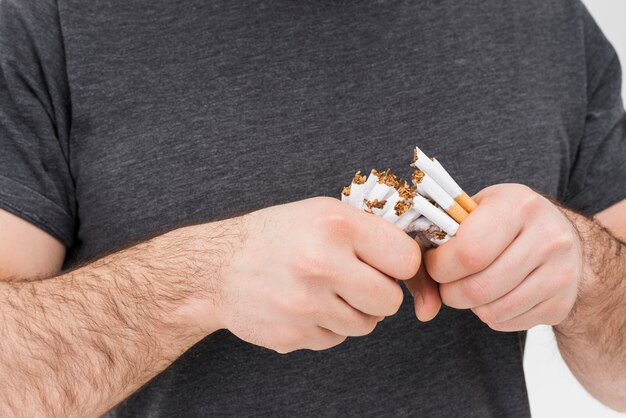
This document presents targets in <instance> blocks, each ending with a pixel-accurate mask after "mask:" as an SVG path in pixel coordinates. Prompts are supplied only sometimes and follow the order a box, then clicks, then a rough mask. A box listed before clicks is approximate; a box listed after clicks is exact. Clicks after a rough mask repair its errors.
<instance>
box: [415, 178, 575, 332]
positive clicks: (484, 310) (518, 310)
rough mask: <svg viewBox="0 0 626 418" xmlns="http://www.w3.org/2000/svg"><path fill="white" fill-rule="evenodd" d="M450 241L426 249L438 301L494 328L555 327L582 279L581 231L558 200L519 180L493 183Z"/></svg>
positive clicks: (566, 310) (504, 329) (568, 308)
mask: <svg viewBox="0 0 626 418" xmlns="http://www.w3.org/2000/svg"><path fill="white" fill-rule="evenodd" d="M475 200H476V201H477V202H478V204H479V205H478V208H476V209H475V210H474V211H473V212H472V213H471V215H470V216H468V217H467V219H466V220H465V221H464V222H463V224H462V225H461V227H460V228H459V231H458V233H457V235H456V237H454V238H453V239H451V240H450V241H449V242H448V243H446V244H444V245H442V246H441V247H439V248H436V249H433V250H430V251H428V252H427V253H426V255H425V264H426V269H427V271H428V273H429V274H430V276H431V277H432V278H433V279H434V280H435V281H436V282H438V283H439V284H440V286H439V291H440V295H441V299H442V301H443V302H444V303H445V304H446V305H448V306H450V307H453V308H458V309H472V310H473V311H474V313H475V314H476V315H477V316H478V317H479V318H480V319H481V320H482V321H483V322H485V323H486V324H488V325H489V326H490V327H491V328H492V329H494V330H497V331H519V330H526V329H529V328H531V327H533V326H535V325H538V324H548V325H556V324H559V323H560V322H562V321H563V320H564V319H565V318H566V317H567V316H568V314H569V313H570V311H571V310H572V307H573V306H574V302H575V301H576V297H577V293H578V287H579V284H580V281H581V279H582V271H583V268H582V260H583V256H582V245H581V241H580V239H579V236H578V233H577V231H576V229H575V227H574V226H573V224H572V223H571V222H570V220H569V219H568V218H567V216H566V215H565V214H564V212H563V211H562V210H561V209H560V208H558V207H557V206H556V205H555V204H553V203H552V202H550V201H549V200H548V199H546V198H544V197H543V196H541V195H540V194H538V193H536V192H534V191H533V190H531V189H530V188H528V187H526V186H523V185H519V184H499V185H496V186H491V187H488V188H486V189H484V190H483V191H481V192H480V193H479V194H478V195H476V197H475Z"/></svg>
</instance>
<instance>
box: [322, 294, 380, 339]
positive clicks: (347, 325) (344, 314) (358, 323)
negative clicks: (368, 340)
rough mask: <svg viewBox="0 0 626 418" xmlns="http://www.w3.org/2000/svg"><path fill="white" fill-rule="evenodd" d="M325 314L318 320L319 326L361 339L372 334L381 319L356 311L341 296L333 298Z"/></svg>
mask: <svg viewBox="0 0 626 418" xmlns="http://www.w3.org/2000/svg"><path fill="white" fill-rule="evenodd" d="M323 312H324V313H323V314H321V315H320V316H319V318H317V321H316V322H317V325H319V326H320V327H322V328H325V329H327V330H330V331H332V332H333V333H335V334H337V335H343V336H346V337H359V336H363V335H367V334H369V333H371V332H372V331H373V330H374V328H376V325H377V324H378V322H379V319H380V318H379V317H377V316H372V315H367V314H364V313H363V312H360V311H358V310H356V309H354V308H353V307H352V306H351V305H350V304H348V303H347V302H346V301H344V300H343V299H342V298H341V297H339V296H335V297H334V298H332V300H331V302H330V305H329V306H328V307H327V308H326V309H324V310H323Z"/></svg>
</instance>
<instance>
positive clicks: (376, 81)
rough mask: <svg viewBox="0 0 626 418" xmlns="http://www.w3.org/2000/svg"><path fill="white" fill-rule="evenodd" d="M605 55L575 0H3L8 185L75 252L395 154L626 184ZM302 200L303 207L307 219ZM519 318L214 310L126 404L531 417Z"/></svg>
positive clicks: (611, 71)
mask: <svg viewBox="0 0 626 418" xmlns="http://www.w3.org/2000/svg"><path fill="white" fill-rule="evenodd" d="M620 78H621V76H620V70H619V63H618V61H617V58H616V55H615V53H614V51H613V49H612V48H611V46H610V45H609V44H608V42H607V41H606V39H605V38H604V37H603V35H602V34H601V32H600V31H599V29H598V28H597V26H596V25H595V24H594V22H593V20H592V19H591V18H590V16H589V14H588V13H587V11H586V10H585V9H584V8H583V6H582V5H581V4H580V2H578V1H566V0H549V1H546V0H528V1H515V2H513V1H510V2H502V1H496V0H480V1H478V0H476V1H434V0H432V1H420V2H408V1H388V0H378V1H361V2H356V1H355V2H352V1H343V0H336V1H323V0H315V1H308V0H302V1H292V0H248V1H211V2H209V1H204V0H189V1H185V2H173V1H170V0H151V1H140V0H137V1H127V0H107V1H92V0H84V1H78V0H0V149H1V151H0V207H2V208H3V209H6V210H8V211H10V212H13V213H15V214H17V215H18V216H21V217H23V218H24V219H26V220H28V221H30V222H32V223H33V224H35V225H37V226H38V227H40V228H41V229H43V230H45V231H47V232H49V233H50V234H52V235H53V236H55V237H57V238H58V239H60V240H61V241H62V242H64V243H65V244H66V245H67V246H68V248H69V251H68V256H67V260H66V263H65V266H66V267H68V268H69V267H71V266H74V265H76V264H77V263H79V262H86V261H88V260H90V259H94V258H96V257H98V256H101V255H102V254H104V253H106V252H110V251H114V250H115V249H117V248H119V247H121V246H126V245H129V244H131V243H133V242H137V241H141V240H143V239H146V238H148V237H151V236H154V235H155V234H159V233H162V232H164V231H167V230H169V229H171V228H174V227H176V226H180V225H185V224H192V223H199V222H205V221H210V220H213V219H218V218H224V217H230V216H234V215H237V214H240V213H242V212H245V211H250V210H254V209H257V208H262V207H266V206H268V205H273V204H277V203H281V202H287V201H294V200H299V199H303V198H306V197H310V196H315V195H330V196H337V195H338V193H339V192H340V190H341V187H342V186H343V185H344V184H345V183H346V181H347V180H348V179H350V178H351V176H352V174H353V173H354V171H356V170H357V169H361V170H367V169H369V168H371V167H377V168H380V169H384V168H386V167H387V166H389V167H392V168H393V169H394V170H395V171H397V172H398V173H399V174H401V175H403V176H407V175H408V173H409V168H408V163H409V162H410V158H411V155H410V154H411V151H410V150H411V148H412V146H413V145H415V144H419V145H420V146H421V147H422V148H423V149H424V150H427V151H428V153H430V154H432V155H435V156H437V157H438V158H439V160H440V161H442V162H443V163H444V164H445V165H446V166H447V168H448V169H449V171H450V172H451V174H452V175H453V176H455V177H456V178H457V179H458V180H459V181H460V183H461V184H462V185H463V187H464V188H466V189H467V190H468V191H469V192H472V193H473V192H477V191H478V190H479V189H481V188H483V187H485V186H488V185H491V184H494V183H503V182H516V183H524V184H527V185H529V186H531V187H533V188H535V189H537V190H540V191H542V192H544V193H546V194H548V195H550V196H553V197H555V198H556V199H558V200H560V201H561V202H564V203H565V204H567V205H570V206H571V207H573V208H576V209H578V210H580V211H583V212H585V213H587V214H593V213H595V212H597V211H599V210H602V209H604V208H606V207H608V206H610V205H612V204H613V203H616V202H617V201H619V200H621V199H623V198H625V197H626V182H625V181H624V178H626V128H625V125H626V122H625V118H624V110H623V107H622V103H621V100H620ZM303 221H306V220H303ZM522 356H523V334H518V333H498V332H494V331H492V330H490V329H489V328H488V327H487V326H486V325H484V324H483V323H481V321H479V320H478V319H477V318H476V317H475V316H474V315H473V314H472V313H471V312H470V311H460V310H454V309H448V308H444V309H443V311H442V312H441V314H440V315H439V316H438V317H437V319H435V320H434V321H432V322H431V323H428V324H421V323H419V322H418V321H417V320H416V319H415V317H414V313H413V307H412V301H411V300H410V298H406V300H405V303H404V305H403V306H402V308H401V310H400V312H399V313H398V314H397V315H395V316H394V317H392V318H388V319H387V320H386V321H384V322H383V323H381V324H380V325H379V327H378V328H377V329H376V330H375V331H374V332H373V333H372V334H371V335H369V336H367V337H363V338H353V339H349V340H348V341H347V342H346V343H344V344H342V345H340V346H339V347H336V348H334V349H331V350H328V351H324V352H312V351H299V352H294V353H291V354H288V355H279V354H276V353H274V352H272V351H270V350H266V349H262V348H259V347H256V346H253V345H250V344H247V343H244V342H242V341H240V340H238V339H237V338H235V337H234V336H233V335H231V334H230V333H229V332H227V331H222V332H217V333H215V334H213V335H211V336H209V337H208V338H206V339H205V340H203V341H202V342H200V343H198V344H197V345H196V346H195V347H193V348H191V349H190V350H189V351H188V352H187V353H186V354H184V355H183V356H182V357H181V358H180V359H179V360H178V361H177V362H175V363H174V364H173V365H172V366H171V367H170V368H169V369H167V370H166V371H165V372H163V373H162V374H160V375H159V376H157V377H156V378H155V379H153V380H152V381H151V382H150V383H148V384H147V385H146V386H145V387H144V388H142V389H141V390H140V391H138V392H137V393H136V394H135V395H133V396H132V397H130V398H129V399H128V400H126V401H125V402H123V403H122V404H121V405H120V406H119V407H118V408H117V409H116V411H115V414H117V415H118V416H164V417H171V416H206V415H235V414H236V415H296V416H315V415H351V416H362V415H366V416H406V415H411V416H415V415H418V416H429V417H435V416H441V417H449V416H480V417H485V416H527V415H528V414H529V409H528V400H527V394H526V389H525V384H524V375H523V369H522Z"/></svg>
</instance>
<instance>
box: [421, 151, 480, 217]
mask: <svg viewBox="0 0 626 418" xmlns="http://www.w3.org/2000/svg"><path fill="white" fill-rule="evenodd" d="M413 159H414V161H413V166H414V167H416V168H419V169H420V170H422V171H423V172H424V173H426V174H428V175H429V176H430V177H432V178H433V180H435V182H437V184H439V185H440V186H441V188H442V189H443V190H445V191H446V193H448V194H449V195H450V196H451V197H452V198H453V199H454V200H455V201H456V202H457V203H458V204H459V205H460V206H461V207H462V208H463V210H465V211H466V212H467V213H470V212H471V211H473V210H474V209H476V202H474V201H473V200H472V198H471V197H469V195H468V194H467V193H465V192H464V191H463V189H461V186H459V185H458V183H457V182H456V181H454V179H453V178H452V176H451V175H450V173H448V172H447V171H446V169H445V168H443V166H442V165H441V163H439V161H437V160H436V159H434V158H433V159H431V158H428V156H427V155H426V154H425V153H424V152H423V151H422V150H420V149H419V147H415V149H414V150H413Z"/></svg>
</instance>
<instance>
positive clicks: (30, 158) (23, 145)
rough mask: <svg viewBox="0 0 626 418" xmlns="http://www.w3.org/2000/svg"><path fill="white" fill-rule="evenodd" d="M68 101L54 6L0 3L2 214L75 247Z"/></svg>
mask: <svg viewBox="0 0 626 418" xmlns="http://www.w3.org/2000/svg"><path fill="white" fill-rule="evenodd" d="M69 97H70V93H69V88H68V82H67V74H66V68H65V54H64V47H63V39H62V34H61V30H60V25H59V15H58V11H57V8H56V3H55V2H54V1H53V0H2V1H0V208H2V209H4V210H7V211H9V212H12V213H14V214H15V215H17V216H20V217H22V218H23V219H25V220H27V221H29V222H31V223H32V224H34V225H36V226H37V227H39V228H40V229H42V230H44V231H46V232H48V233H49V234H51V235H52V236H54V237H56V238H57V239H59V240H60V241H61V242H63V243H64V244H65V245H66V246H68V247H71V246H72V244H73V239H74V235H75V232H74V231H75V224H76V221H75V218H76V208H75V206H76V205H75V199H74V181H73V179H72V175H71V171H70V166H69V129H70V126H69V125H70V118H71V106H70V99H69Z"/></svg>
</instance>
